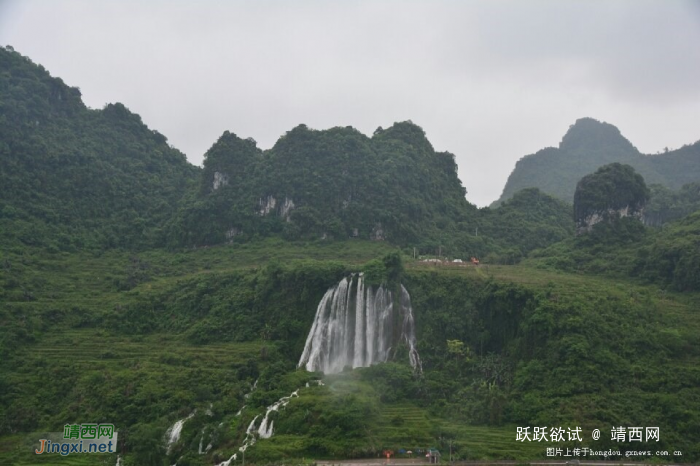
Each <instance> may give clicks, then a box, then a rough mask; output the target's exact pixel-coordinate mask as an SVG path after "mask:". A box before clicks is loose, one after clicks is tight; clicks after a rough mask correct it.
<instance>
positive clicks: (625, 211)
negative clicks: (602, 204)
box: [576, 206, 644, 235]
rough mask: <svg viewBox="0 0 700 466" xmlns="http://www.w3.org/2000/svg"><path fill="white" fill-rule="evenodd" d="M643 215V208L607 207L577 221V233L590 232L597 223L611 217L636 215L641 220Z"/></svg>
mask: <svg viewBox="0 0 700 466" xmlns="http://www.w3.org/2000/svg"><path fill="white" fill-rule="evenodd" d="M643 215H644V212H643V210H636V209H633V208H631V207H630V206H625V207H623V208H621V209H607V210H604V211H601V212H593V213H592V214H590V215H588V216H586V217H585V218H583V219H581V220H579V221H578V222H577V223H576V234H577V235H580V234H582V233H588V232H589V231H591V230H592V229H593V227H594V226H595V225H596V224H598V223H600V222H603V221H608V220H610V219H614V218H624V217H634V218H637V219H640V220H641V219H642V217H643Z"/></svg>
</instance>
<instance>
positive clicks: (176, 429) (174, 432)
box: [165, 409, 197, 454]
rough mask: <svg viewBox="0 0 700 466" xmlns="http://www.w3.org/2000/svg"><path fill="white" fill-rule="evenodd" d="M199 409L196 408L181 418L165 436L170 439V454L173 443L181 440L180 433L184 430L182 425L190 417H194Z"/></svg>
mask: <svg viewBox="0 0 700 466" xmlns="http://www.w3.org/2000/svg"><path fill="white" fill-rule="evenodd" d="M196 412H197V410H196V409H195V410H194V411H193V412H192V414H190V415H189V416H187V417H186V418H184V419H180V420H179V421H177V422H176V423H175V424H173V425H172V427H171V428H170V429H168V431H167V432H166V433H165V437H166V438H167V439H168V445H167V447H168V451H167V452H168V454H170V451H171V450H172V448H173V445H175V444H176V443H177V441H178V440H180V433H181V432H182V427H183V426H184V425H185V421H187V420H188V419H192V417H193V416H194V415H195V413H196Z"/></svg>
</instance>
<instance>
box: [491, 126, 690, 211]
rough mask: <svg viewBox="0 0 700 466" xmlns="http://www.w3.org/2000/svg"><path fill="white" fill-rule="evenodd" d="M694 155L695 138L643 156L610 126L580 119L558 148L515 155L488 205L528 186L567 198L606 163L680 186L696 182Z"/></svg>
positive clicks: (653, 181)
mask: <svg viewBox="0 0 700 466" xmlns="http://www.w3.org/2000/svg"><path fill="white" fill-rule="evenodd" d="M699 155H700V141H698V142H695V143H694V144H691V145H686V146H683V147H682V148H680V149H677V150H672V151H668V150H667V151H666V152H664V153H663V154H656V155H644V154H642V153H640V152H639V151H638V150H637V149H636V148H635V147H634V146H633V145H632V144H631V143H630V142H629V141H628V140H627V139H625V138H624V137H623V136H622V135H621V134H620V131H619V130H618V129H617V128H616V127H614V126H613V125H611V124H608V123H601V122H598V121H596V120H594V119H592V118H581V119H579V120H577V121H576V123H575V124H574V125H571V126H570V127H569V131H568V132H567V133H566V134H565V135H564V138H563V139H562V141H561V143H560V144H559V147H558V148H553V147H548V148H546V149H542V150H540V151H539V152H537V153H535V154H531V155H527V156H525V157H523V158H522V159H520V160H519V161H518V163H517V164H516V165H515V169H514V170H513V172H512V173H511V174H510V176H509V177H508V181H507V183H506V186H505V187H504V189H503V194H501V197H500V199H499V200H498V201H496V202H495V203H494V205H499V204H500V203H502V202H503V201H505V200H507V199H509V198H510V197H511V196H513V195H514V194H515V193H516V192H518V191H520V190H521V189H525V188H531V187H536V188H539V189H540V190H542V191H543V192H545V193H548V194H550V195H552V196H555V197H557V198H559V199H561V200H564V201H566V202H573V199H574V191H575V189H576V183H577V182H578V181H579V180H580V179H581V178H582V177H583V176H585V175H587V174H589V173H593V172H594V171H596V170H597V169H598V168H599V167H601V166H603V165H607V164H611V163H621V164H627V165H631V166H632V167H634V169H635V170H636V171H637V172H638V173H640V174H641V175H642V176H643V177H644V179H645V180H646V182H647V183H648V184H660V185H662V186H665V187H667V188H669V189H680V188H681V187H682V186H683V185H685V184H688V183H694V182H698V181H700V156H699Z"/></svg>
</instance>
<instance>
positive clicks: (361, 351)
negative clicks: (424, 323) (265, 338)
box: [299, 274, 422, 374]
mask: <svg viewBox="0 0 700 466" xmlns="http://www.w3.org/2000/svg"><path fill="white" fill-rule="evenodd" d="M399 294H400V296H399V299H398V302H395V300H394V296H393V293H392V292H391V291H389V290H388V289H386V288H385V287H384V285H381V286H379V287H377V288H376V289H374V287H373V286H371V285H368V286H365V281H364V276H363V274H359V275H354V274H353V275H352V276H350V277H347V278H343V279H342V280H341V281H340V283H338V284H337V285H336V286H334V287H333V288H331V289H329V290H328V291H327V292H326V294H325V295H324V296H323V298H322V299H321V302H320V303H319V305H318V308H317V310H316V317H315V319H314V323H313V325H312V326H311V331H310V332H309V335H308V337H307V339H306V345H305V346H304V352H303V353H302V355H301V359H300V360H299V367H302V366H304V367H305V368H306V370H308V371H322V372H324V373H326V374H332V373H338V372H341V371H342V370H343V369H344V368H345V367H346V366H350V367H353V368H355V367H368V366H371V365H372V364H376V363H380V362H385V361H387V360H388V359H389V358H390V357H391V356H392V354H393V352H395V351H396V348H397V346H398V344H399V343H401V342H405V343H406V345H407V346H408V351H409V362H410V363H411V366H412V367H413V369H414V370H416V371H418V372H422V367H421V361H420V356H419V355H418V351H417V350H416V335H415V324H414V320H413V309H412V307H411V297H410V295H409V294H408V291H407V290H406V288H404V286H403V285H401V289H400V293H399Z"/></svg>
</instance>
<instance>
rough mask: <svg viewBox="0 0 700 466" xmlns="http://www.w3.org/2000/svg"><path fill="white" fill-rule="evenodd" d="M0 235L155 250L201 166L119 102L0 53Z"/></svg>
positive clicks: (67, 245)
mask: <svg viewBox="0 0 700 466" xmlns="http://www.w3.org/2000/svg"><path fill="white" fill-rule="evenodd" d="M0 70H1V71H0V179H1V180H2V183H0V232H2V233H0V235H2V238H1V239H2V240H3V241H5V242H8V243H10V244H26V245H34V246H41V247H48V248H51V249H58V250H73V249H76V248H82V247H101V248H104V247H125V246H128V247H150V246H155V245H158V244H159V243H160V242H162V239H163V238H164V237H165V236H164V235H163V234H162V231H161V226H162V225H163V224H164V223H165V221H166V220H167V219H168V218H169V217H171V216H172V215H173V214H174V212H175V210H176V208H177V203H178V201H179V199H180V197H181V195H182V193H183V191H184V190H185V187H186V185H187V183H188V182H190V181H194V180H195V178H196V174H197V172H198V169H197V168H196V167H194V166H192V165H190V164H189V163H188V162H187V160H186V159H185V156H184V155H183V154H182V153H181V152H179V151H178V150H176V149H173V148H172V147H170V146H169V145H168V143H167V141H166V138H165V137H164V136H163V135H162V134H160V133H158V132H157V131H153V130H150V129H149V128H148V127H147V126H146V125H145V124H144V123H143V122H142V121H141V118H140V117H139V116H138V115H135V114H133V113H131V112H130V111H129V110H128V109H127V108H126V107H124V106H123V105H122V104H114V105H111V104H110V105H107V106H106V107H105V108H104V109H102V110H92V109H88V108H87V107H86V106H85V105H84V104H83V102H82V100H81V94H80V90H79V89H77V88H74V87H69V86H67V85H66V84H64V82H63V81H62V80H61V79H60V78H54V77H52V76H51V75H50V74H49V73H48V72H47V71H46V70H45V69H44V68H43V67H41V66H40V65H36V64H34V63H32V61H31V60H29V59H28V58H26V57H23V56H22V55H20V54H19V53H17V52H15V51H14V50H13V49H12V48H11V47H7V48H2V47H0Z"/></svg>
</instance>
